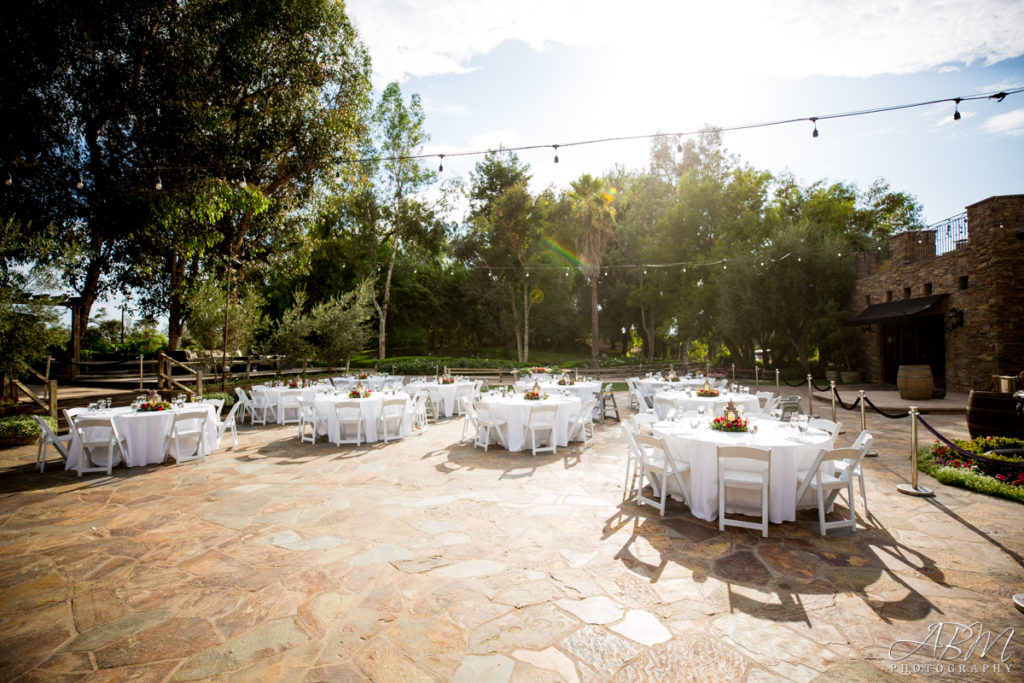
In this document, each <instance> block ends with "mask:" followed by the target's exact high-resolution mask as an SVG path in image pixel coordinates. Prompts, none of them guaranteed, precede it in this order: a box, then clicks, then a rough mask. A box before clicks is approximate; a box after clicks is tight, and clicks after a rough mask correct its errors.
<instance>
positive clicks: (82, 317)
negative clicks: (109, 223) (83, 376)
mask: <svg viewBox="0 0 1024 683" xmlns="http://www.w3.org/2000/svg"><path fill="white" fill-rule="evenodd" d="M93 246H94V247H95V248H96V255H95V256H93V257H92V258H91V259H89V266H88V268H87V269H86V271H85V280H84V281H83V282H82V289H81V291H80V293H79V297H78V304H77V305H76V306H75V307H73V308H72V309H71V314H72V315H77V316H78V320H76V321H75V323H77V324H74V323H73V324H72V325H71V329H72V331H73V333H74V334H73V336H77V338H75V339H72V340H71V361H72V363H78V362H79V361H80V360H82V341H83V340H84V339H85V331H86V329H88V327H89V313H90V312H91V311H92V307H93V304H95V303H96V296H97V294H98V293H99V288H100V259H101V255H100V254H101V252H102V249H103V242H102V240H100V239H96V240H95V242H94V245H93ZM77 367H78V366H77V365H73V366H72V377H73V378H77V376H78V369H77Z"/></svg>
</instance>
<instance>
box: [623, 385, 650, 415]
mask: <svg viewBox="0 0 1024 683" xmlns="http://www.w3.org/2000/svg"><path fill="white" fill-rule="evenodd" d="M626 386H628V387H629V402H628V403H627V404H626V407H627V408H632V409H633V410H641V409H643V410H646V409H647V408H648V406H647V401H645V400H644V395H643V392H642V391H641V390H640V380H639V379H637V378H636V377H628V378H626Z"/></svg>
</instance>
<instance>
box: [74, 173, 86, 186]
mask: <svg viewBox="0 0 1024 683" xmlns="http://www.w3.org/2000/svg"><path fill="white" fill-rule="evenodd" d="M83 187H85V183H84V182H82V174H81V173H79V174H78V180H77V181H76V182H75V189H78V190H81V189H82V188H83Z"/></svg>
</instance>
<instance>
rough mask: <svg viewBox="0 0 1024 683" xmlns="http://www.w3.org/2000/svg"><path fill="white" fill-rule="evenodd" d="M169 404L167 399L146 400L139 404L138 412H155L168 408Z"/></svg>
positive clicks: (169, 407)
mask: <svg viewBox="0 0 1024 683" xmlns="http://www.w3.org/2000/svg"><path fill="white" fill-rule="evenodd" d="M170 409H171V404H170V403H168V402H167V401H146V402H145V403H142V404H140V405H139V412H140V413H157V412H160V411H162V410H170Z"/></svg>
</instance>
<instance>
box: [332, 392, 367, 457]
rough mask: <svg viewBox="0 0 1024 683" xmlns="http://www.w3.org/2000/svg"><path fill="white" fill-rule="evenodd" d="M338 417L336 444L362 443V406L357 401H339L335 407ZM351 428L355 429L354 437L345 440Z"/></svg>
mask: <svg viewBox="0 0 1024 683" xmlns="http://www.w3.org/2000/svg"><path fill="white" fill-rule="evenodd" d="M335 411H336V413H337V415H338V443H339V444H343V443H354V444H355V445H357V446H358V445H359V444H361V443H362V442H363V406H362V404H361V403H359V401H356V400H352V401H339V402H338V404H337V406H336V407H335ZM352 427H355V436H354V437H353V438H347V437H346V435H347V434H348V433H349V431H350V430H351V428H352Z"/></svg>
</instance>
